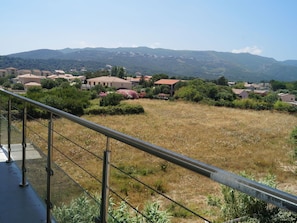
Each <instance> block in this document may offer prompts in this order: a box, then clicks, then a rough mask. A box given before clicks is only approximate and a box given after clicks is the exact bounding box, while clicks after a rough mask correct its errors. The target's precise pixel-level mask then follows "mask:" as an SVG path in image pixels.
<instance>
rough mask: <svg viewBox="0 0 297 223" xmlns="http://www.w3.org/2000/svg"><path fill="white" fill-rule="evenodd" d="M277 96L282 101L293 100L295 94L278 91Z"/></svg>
mask: <svg viewBox="0 0 297 223" xmlns="http://www.w3.org/2000/svg"><path fill="white" fill-rule="evenodd" d="M278 97H279V99H280V100H281V101H283V102H289V103H291V102H295V95H293V94H286V93H279V94H278Z"/></svg>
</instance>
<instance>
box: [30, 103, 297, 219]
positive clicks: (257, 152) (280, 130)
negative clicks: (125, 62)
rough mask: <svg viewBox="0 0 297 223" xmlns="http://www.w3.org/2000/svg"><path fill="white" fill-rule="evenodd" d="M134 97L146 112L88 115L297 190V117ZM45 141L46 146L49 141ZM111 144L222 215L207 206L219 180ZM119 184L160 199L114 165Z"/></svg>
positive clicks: (163, 185)
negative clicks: (295, 139) (296, 150)
mask: <svg viewBox="0 0 297 223" xmlns="http://www.w3.org/2000/svg"><path fill="white" fill-rule="evenodd" d="M126 103H132V104H135V103H137V104H141V105H142V106H143V107H144V110H145V113H144V114H141V115H125V116H84V117H83V118H85V119H87V120H90V121H92V122H95V123H98V124H100V125H103V126H106V127H108V128H111V129H114V130H117V131H120V132H123V133H126V134H128V135H131V136H134V137H137V138H139V139H142V140H145V141H147V142H149V143H152V144H156V145H158V146H161V147H164V148H167V149H170V150H172V151H175V152H178V153H181V154H184V155H186V156H189V157H192V158H194V159H197V160H199V161H202V162H205V163H207V164H210V165H214V166H217V167H219V168H222V169H225V170H228V171H231V172H234V173H240V172H242V171H246V172H248V173H250V174H253V175H255V176H256V178H260V177H263V176H265V175H267V174H274V175H276V180H277V182H278V188H280V189H282V190H286V191H288V192H290V193H295V194H296V193H297V189H296V187H295V183H296V163H295V161H294V160H293V158H292V153H293V148H292V145H291V144H290V142H289V135H290V133H291V131H292V130H293V128H294V127H295V126H296V125H297V117H296V116H294V115H289V114H285V113H278V112H271V111H249V110H239V109H231V108H224V107H213V106H206V105H199V104H192V103H187V102H181V101H178V102H171V101H158V100H146V99H141V100H134V101H127V102H126ZM45 125H46V123H45ZM29 126H30V128H32V129H35V130H36V129H37V131H38V132H39V133H40V134H44V136H45V137H46V134H47V131H44V130H42V126H41V125H40V124H38V123H36V122H30V123H29ZM39 128H40V130H38V129H39ZM54 128H55V129H56V130H57V131H59V132H62V134H63V135H65V136H66V137H69V138H72V139H73V140H74V141H76V142H77V143H79V144H82V145H83V147H84V148H85V149H88V150H90V151H92V152H94V153H96V154H98V156H102V153H103V150H104V149H105V146H106V138H105V137H104V136H101V135H99V134H98V133H94V132H93V131H90V130H87V129H84V128H81V127H80V126H78V125H76V124H73V123H70V122H69V121H67V120H65V119H57V120H55V123H54ZM30 137H32V140H33V141H34V140H35V141H38V140H39V139H38V138H37V137H35V136H34V135H33V134H32V135H31V136H30ZM54 144H55V146H56V147H57V148H59V149H60V150H62V151H63V152H64V153H65V154H66V155H67V156H71V157H72V158H73V159H74V160H75V161H77V162H78V163H79V164H80V165H82V166H84V167H85V168H86V169H88V170H89V171H90V172H92V173H94V174H97V175H98V174H99V173H100V169H101V161H100V159H99V160H97V159H94V158H92V157H91V156H89V155H88V154H87V153H86V152H85V151H84V150H81V149H78V148H75V146H73V145H71V144H69V143H68V142H66V141H65V139H64V138H63V137H61V136H59V135H55V140H54ZM39 145H40V146H41V147H45V148H46V146H45V142H42V141H41V140H39ZM110 149H111V151H112V163H114V164H115V165H117V166H119V167H120V168H121V169H123V170H126V171H132V173H133V174H134V175H137V177H139V178H141V179H142V180H143V181H145V182H147V183H148V184H150V185H152V187H155V188H158V189H159V190H161V191H162V190H163V192H165V193H166V194H168V195H169V196H171V197H172V198H173V199H176V200H177V201H180V202H182V203H184V204H186V205H188V206H190V207H191V208H193V209H194V210H195V211H197V212H199V213H203V214H206V215H209V216H210V217H211V216H213V215H214V213H213V212H212V211H211V209H208V208H207V207H206V196H207V195H210V194H212V195H214V194H219V193H220V185H218V184H217V183H215V182H212V181H210V180H209V179H207V178H205V177H202V176H199V175H197V174H193V173H192V172H190V171H186V170H184V169H182V168H179V167H177V166H175V165H173V164H170V163H168V162H165V161H162V160H160V159H158V158H155V157H152V156H151V155H148V154H145V153H143V152H140V151H137V150H136V149H134V148H130V147H128V146H126V145H124V144H122V143H120V142H117V141H114V140H111V146H110ZM54 160H55V161H56V162H57V163H58V164H59V165H60V166H61V167H62V168H63V169H64V170H65V171H66V172H67V173H68V174H69V175H70V176H71V177H73V178H74V179H75V180H76V181H77V182H79V183H80V184H81V185H83V186H85V187H87V188H88V189H89V190H98V186H97V185H96V183H95V182H94V181H93V180H92V179H91V178H90V177H86V176H84V175H83V174H81V173H80V172H79V171H77V169H76V168H75V167H74V166H73V165H72V164H71V162H69V161H67V160H65V159H64V158H63V157H62V156H61V155H60V154H59V153H58V152H55V153H54ZM111 186H112V187H115V188H116V189H115V190H117V191H118V192H119V193H121V194H122V195H123V196H127V197H128V199H129V200H130V201H131V202H135V203H136V204H137V205H139V206H141V204H142V203H143V200H145V199H151V198H152V196H153V197H155V198H159V196H158V195H156V194H152V193H151V192H149V191H147V189H145V188H143V187H142V186H141V185H139V184H138V183H135V182H134V183H131V182H130V181H129V182H128V181H127V180H126V179H125V177H123V176H121V175H120V174H119V173H116V171H115V170H112V175H111ZM164 202H165V201H164Z"/></svg>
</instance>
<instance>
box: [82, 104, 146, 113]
mask: <svg viewBox="0 0 297 223" xmlns="http://www.w3.org/2000/svg"><path fill="white" fill-rule="evenodd" d="M84 112H85V114H92V115H128V114H141V113H144V109H143V107H142V106H141V105H129V104H119V105H117V106H105V107H99V106H93V107H90V108H87V109H85V111H84Z"/></svg>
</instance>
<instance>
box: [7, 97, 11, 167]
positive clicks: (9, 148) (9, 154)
mask: <svg viewBox="0 0 297 223" xmlns="http://www.w3.org/2000/svg"><path fill="white" fill-rule="evenodd" d="M7 156H8V157H7V161H6V162H7V163H10V162H11V97H9V99H8V107H7Z"/></svg>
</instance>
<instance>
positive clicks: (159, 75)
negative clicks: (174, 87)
mask: <svg viewBox="0 0 297 223" xmlns="http://www.w3.org/2000/svg"><path fill="white" fill-rule="evenodd" d="M168 77H169V76H168V75H167V74H154V75H153V76H152V79H151V80H152V82H153V83H155V82H156V81H158V80H161V79H168Z"/></svg>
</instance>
